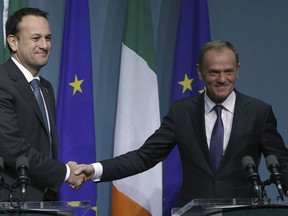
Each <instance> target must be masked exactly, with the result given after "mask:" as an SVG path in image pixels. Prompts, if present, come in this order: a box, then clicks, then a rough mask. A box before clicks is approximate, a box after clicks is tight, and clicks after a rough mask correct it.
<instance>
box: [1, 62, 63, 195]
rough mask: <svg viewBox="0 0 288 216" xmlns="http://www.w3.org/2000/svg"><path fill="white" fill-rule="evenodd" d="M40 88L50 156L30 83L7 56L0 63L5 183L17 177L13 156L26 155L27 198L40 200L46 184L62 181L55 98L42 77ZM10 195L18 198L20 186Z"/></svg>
mask: <svg viewBox="0 0 288 216" xmlns="http://www.w3.org/2000/svg"><path fill="white" fill-rule="evenodd" d="M40 87H41V89H42V92H43V95H44V98H45V102H46V105H47V109H48V113H49V120H50V125H51V137H52V145H53V158H54V159H52V158H50V157H49V145H50V144H49V136H48V132H47V130H46V129H45V126H44V123H43V118H42V116H41V112H40V109H39V106H38V104H37V101H36V99H35V96H34V94H33V91H32V90H31V87H30V84H29V83H28V82H27V80H26V78H25V77H24V75H23V74H22V72H21V71H20V70H19V69H18V67H17V66H16V65H15V63H14V62H13V61H12V60H11V59H9V60H8V61H7V62H6V63H5V64H3V65H1V66H0V156H1V157H2V158H3V161H4V171H3V172H2V173H1V174H2V177H3V178H4V181H5V183H7V184H8V185H10V186H12V185H13V184H15V182H16V180H17V177H18V176H17V172H16V169H15V167H16V159H17V158H18V157H19V156H21V155H22V156H26V157H27V158H28V161H29V176H30V178H31V184H30V186H29V187H28V188H27V192H26V200H27V201H42V200H43V199H44V190H45V188H46V187H51V188H52V187H55V186H59V185H60V184H61V183H63V181H64V178H65V175H66V167H65V164H62V163H60V162H57V161H56V157H57V154H58V141H57V131H56V123H55V99H54V92H53V88H52V85H51V84H50V83H49V82H48V81H47V80H45V79H44V78H42V77H41V79H40ZM14 191H15V192H13V196H15V197H17V198H20V193H19V189H16V190H14ZM7 198H8V191H7V190H5V189H3V188H2V189H1V190H0V200H1V201H3V200H7Z"/></svg>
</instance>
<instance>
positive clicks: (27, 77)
mask: <svg viewBox="0 0 288 216" xmlns="http://www.w3.org/2000/svg"><path fill="white" fill-rule="evenodd" d="M11 59H12V61H13V62H14V63H15V64H16V66H17V67H18V68H19V70H20V71H21V72H22V73H23V75H24V76H25V78H26V80H27V82H28V83H30V82H31V81H32V80H33V79H34V78H36V79H38V80H39V81H40V77H39V75H38V74H37V76H36V77H33V75H32V74H31V73H30V72H29V71H28V70H27V69H26V68H25V67H24V66H23V65H22V64H20V62H18V61H17V60H16V59H15V58H14V57H13V56H11Z"/></svg>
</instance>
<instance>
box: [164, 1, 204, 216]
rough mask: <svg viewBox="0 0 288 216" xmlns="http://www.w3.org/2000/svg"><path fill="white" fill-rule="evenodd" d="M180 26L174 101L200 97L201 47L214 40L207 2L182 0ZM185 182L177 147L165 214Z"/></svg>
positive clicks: (168, 166)
mask: <svg viewBox="0 0 288 216" xmlns="http://www.w3.org/2000/svg"><path fill="white" fill-rule="evenodd" d="M181 4H182V5H181V11H180V17H179V24H178V33H177V43H176V53H175V60H174V73H173V79H172V90H171V100H172V101H175V100H178V99H182V98H186V97H189V96H192V95H195V94H199V92H200V91H201V90H203V89H204V83H203V82H202V81H201V80H199V78H198V73H197V69H196V64H197V60H198V54H199V51H200V48H201V47H202V46H203V45H204V44H205V43H206V42H208V41H210V27H209V12H208V4H207V1H206V0H182V3H181ZM181 182H182V165H181V160H180V157H179V152H178V148H177V147H175V148H174V149H173V151H172V152H171V153H170V155H169V157H168V158H167V159H166V161H165V172H164V208H163V209H164V214H163V215H165V216H166V215H167V216H168V215H171V212H170V210H171V208H173V207H174V206H175V202H176V200H177V198H178V195H179V192H180V187H181Z"/></svg>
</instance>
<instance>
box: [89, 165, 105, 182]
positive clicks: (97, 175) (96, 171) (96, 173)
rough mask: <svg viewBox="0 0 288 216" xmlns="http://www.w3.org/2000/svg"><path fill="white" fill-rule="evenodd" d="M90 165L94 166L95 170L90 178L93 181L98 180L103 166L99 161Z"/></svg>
mask: <svg viewBox="0 0 288 216" xmlns="http://www.w3.org/2000/svg"><path fill="white" fill-rule="evenodd" d="M91 165H92V166H93V167H94V170H95V174H94V176H93V178H92V179H91V180H92V181H93V182H99V181H100V179H101V176H102V173H103V166H102V164H101V163H99V162H97V163H93V164H91Z"/></svg>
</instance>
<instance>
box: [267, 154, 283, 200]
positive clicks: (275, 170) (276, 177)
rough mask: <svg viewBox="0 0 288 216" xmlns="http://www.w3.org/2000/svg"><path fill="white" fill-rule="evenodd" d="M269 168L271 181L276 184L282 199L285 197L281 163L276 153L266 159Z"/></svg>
mask: <svg viewBox="0 0 288 216" xmlns="http://www.w3.org/2000/svg"><path fill="white" fill-rule="evenodd" d="M265 161H266V166H267V169H268V170H269V171H270V173H271V175H270V181H271V182H272V183H274V184H275V185H276V188H277V190H278V193H279V195H280V196H281V198H282V200H283V197H284V191H283V187H282V184H281V178H282V174H281V173H280V171H279V169H280V165H279V163H278V160H277V158H276V157H275V156H274V155H269V156H267V157H266V159H265Z"/></svg>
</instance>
